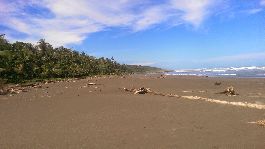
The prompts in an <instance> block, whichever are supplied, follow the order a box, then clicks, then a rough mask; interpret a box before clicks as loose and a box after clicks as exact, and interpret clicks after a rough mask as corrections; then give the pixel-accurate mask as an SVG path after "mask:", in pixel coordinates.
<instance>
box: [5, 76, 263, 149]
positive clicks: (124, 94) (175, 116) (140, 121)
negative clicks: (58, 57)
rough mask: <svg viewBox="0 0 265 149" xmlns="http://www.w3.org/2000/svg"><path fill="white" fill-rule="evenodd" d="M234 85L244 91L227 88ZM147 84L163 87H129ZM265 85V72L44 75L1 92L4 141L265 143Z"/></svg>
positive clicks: (8, 144) (30, 144) (219, 147)
mask: <svg viewBox="0 0 265 149" xmlns="http://www.w3.org/2000/svg"><path fill="white" fill-rule="evenodd" d="M216 82H220V84H218V85H216ZM229 86H233V87H234V89H235V91H236V93H238V95H236V96H227V95H225V94H221V92H223V91H224V90H225V89H226V88H227V87H229ZM141 87H145V88H150V90H151V91H153V92H156V93H160V94H149V93H147V94H134V93H133V92H128V91H126V90H125V89H124V88H126V89H138V88H141ZM264 89H265V79H264V78H223V77H197V76H160V75H131V76H102V77H88V78H85V79H73V80H69V81H63V82H54V83H46V84H44V83H43V84H41V86H40V87H37V88H30V89H28V90H27V91H26V92H21V93H19V94H12V96H10V95H2V96H0V148H143V149H148V148H183V149H189V148H201V149H207V148H212V149H223V148H233V149H237V148H238V149H241V148H246V149H249V148H256V149H263V148H264V147H265V139H264V138H265V128H264V127H262V126H260V125H257V124H255V123H253V122H255V121H258V120H264V119H265V109H263V108H262V107H263V106H265V90H264ZM173 95H176V96H173ZM177 95H178V96H177ZM188 97H199V98H198V99H197V98H196V99H191V98H190V99H189V98H188ZM203 99H212V100H214V101H226V103H228V104H222V103H218V102H210V100H203ZM230 103H241V104H239V105H237V104H230ZM248 104H252V105H255V106H252V107H251V106H248ZM244 105H246V106H244ZM258 106H260V107H261V108H259V107H258Z"/></svg>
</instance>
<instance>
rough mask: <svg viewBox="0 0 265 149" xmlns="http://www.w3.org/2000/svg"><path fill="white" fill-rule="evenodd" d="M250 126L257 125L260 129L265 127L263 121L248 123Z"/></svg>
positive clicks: (264, 121)
mask: <svg viewBox="0 0 265 149" xmlns="http://www.w3.org/2000/svg"><path fill="white" fill-rule="evenodd" d="M248 123H250V124H257V125H259V126H261V127H265V120H259V121H256V122H248Z"/></svg>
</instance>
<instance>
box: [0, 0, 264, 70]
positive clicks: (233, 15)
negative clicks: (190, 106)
mask: <svg viewBox="0 0 265 149" xmlns="http://www.w3.org/2000/svg"><path fill="white" fill-rule="evenodd" d="M0 20H1V21H0V33H5V34H6V37H7V38H8V39H9V40H10V41H11V42H13V41H16V40H20V41H26V42H31V43H36V41H38V40H39V39H41V38H44V39H46V41H47V42H49V43H51V44H53V45H54V46H55V47H56V46H60V45H64V46H66V47H69V48H73V49H76V50H78V51H85V52H86V53H87V54H89V55H93V56H96V57H102V56H103V57H112V56H113V57H114V58H115V59H116V60H117V61H118V62H121V63H127V64H141V65H151V66H158V67H163V68H170V69H185V68H202V67H203V68H212V67H231V66H236V67H240V66H254V65H256V66H265V0H156V1H155V0H115V1H114V0H113V1H110V0H75V1H68V0H57V1H54V0H12V1H10V0H0Z"/></svg>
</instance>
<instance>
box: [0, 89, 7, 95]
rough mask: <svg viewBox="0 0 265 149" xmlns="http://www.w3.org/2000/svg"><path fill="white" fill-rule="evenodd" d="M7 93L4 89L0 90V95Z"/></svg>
mask: <svg viewBox="0 0 265 149" xmlns="http://www.w3.org/2000/svg"><path fill="white" fill-rule="evenodd" d="M6 94H8V91H7V90H6V89H0V95H6Z"/></svg>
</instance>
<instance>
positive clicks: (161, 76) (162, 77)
mask: <svg viewBox="0 0 265 149" xmlns="http://www.w3.org/2000/svg"><path fill="white" fill-rule="evenodd" d="M157 78H160V79H164V78H166V76H165V75H164V74H161V75H160V76H159V77H157Z"/></svg>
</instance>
